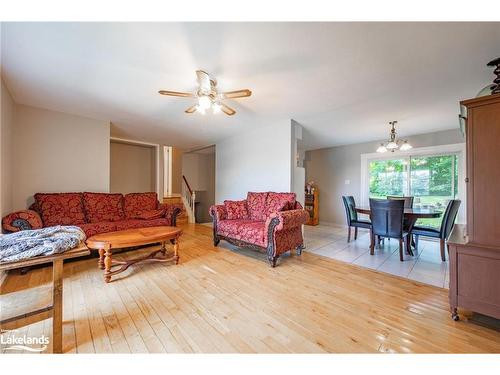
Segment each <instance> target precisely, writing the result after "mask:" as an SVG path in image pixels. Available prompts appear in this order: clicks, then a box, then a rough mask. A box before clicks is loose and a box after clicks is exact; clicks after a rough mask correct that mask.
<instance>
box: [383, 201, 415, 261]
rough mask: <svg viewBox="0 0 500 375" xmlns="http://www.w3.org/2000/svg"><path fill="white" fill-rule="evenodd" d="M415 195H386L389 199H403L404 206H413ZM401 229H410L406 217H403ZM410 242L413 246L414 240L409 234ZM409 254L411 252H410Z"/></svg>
mask: <svg viewBox="0 0 500 375" xmlns="http://www.w3.org/2000/svg"><path fill="white" fill-rule="evenodd" d="M414 198H415V197H413V196H399V195H388V196H387V199H390V200H398V199H399V200H403V201H404V202H405V208H413V199H414ZM403 229H404V230H406V231H408V230H409V229H410V223H409V222H408V219H406V218H403ZM410 242H411V244H412V246H415V242H414V241H413V238H412V237H411V235H410ZM410 254H411V253H410Z"/></svg>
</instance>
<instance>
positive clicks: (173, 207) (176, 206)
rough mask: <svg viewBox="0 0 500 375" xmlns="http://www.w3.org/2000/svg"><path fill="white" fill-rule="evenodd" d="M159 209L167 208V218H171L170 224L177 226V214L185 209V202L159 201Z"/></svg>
mask: <svg viewBox="0 0 500 375" xmlns="http://www.w3.org/2000/svg"><path fill="white" fill-rule="evenodd" d="M158 208H159V209H165V218H166V219H170V225H172V226H173V227H175V226H176V225H177V216H179V215H180V213H181V212H182V210H183V209H184V204H182V203H171V204H166V203H159V204H158Z"/></svg>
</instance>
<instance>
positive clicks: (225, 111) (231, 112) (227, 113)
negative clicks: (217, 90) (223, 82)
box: [220, 103, 236, 116]
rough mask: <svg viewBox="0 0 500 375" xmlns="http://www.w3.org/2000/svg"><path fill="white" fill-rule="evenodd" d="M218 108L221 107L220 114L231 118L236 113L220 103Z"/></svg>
mask: <svg viewBox="0 0 500 375" xmlns="http://www.w3.org/2000/svg"><path fill="white" fill-rule="evenodd" d="M220 106H221V110H222V112H224V113H225V114H226V115H228V116H232V115H234V114H235V113H236V111H235V110H234V109H232V108H231V107H228V106H227V105H225V104H224V103H220Z"/></svg>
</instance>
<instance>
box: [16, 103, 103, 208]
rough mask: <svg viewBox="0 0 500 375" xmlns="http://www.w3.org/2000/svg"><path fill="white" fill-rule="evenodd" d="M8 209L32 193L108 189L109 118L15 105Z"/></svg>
mask: <svg viewBox="0 0 500 375" xmlns="http://www.w3.org/2000/svg"><path fill="white" fill-rule="evenodd" d="M15 123H16V127H15V131H14V142H13V149H14V150H15V157H13V159H12V160H13V164H12V165H13V177H14V178H13V209H15V210H18V209H25V208H26V207H27V206H28V205H29V204H30V203H31V202H32V201H33V198H32V197H33V194H34V193H36V192H70V191H96V192H107V191H109V134H110V124H109V121H104V120H94V119H89V118H84V117H80V116H75V115H70V114H67V113H62V112H55V111H50V110H46V109H41V108H34V107H29V106H25V105H17V106H16V118H15Z"/></svg>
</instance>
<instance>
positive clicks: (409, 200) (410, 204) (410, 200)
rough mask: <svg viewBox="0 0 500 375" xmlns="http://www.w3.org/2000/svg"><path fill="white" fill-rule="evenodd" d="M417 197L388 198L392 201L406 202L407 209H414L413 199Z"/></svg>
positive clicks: (394, 196) (391, 196)
mask: <svg viewBox="0 0 500 375" xmlns="http://www.w3.org/2000/svg"><path fill="white" fill-rule="evenodd" d="M414 198H415V197H412V196H408V197H406V196H397V195H388V196H387V199H390V200H397V199H399V200H403V201H405V208H413V199H414Z"/></svg>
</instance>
